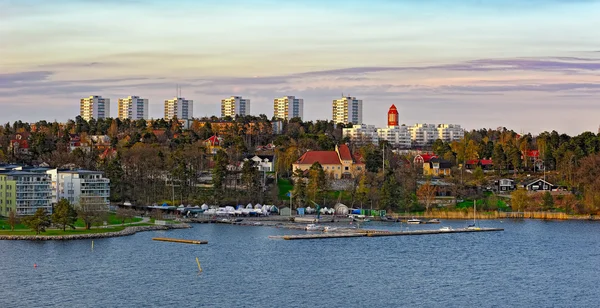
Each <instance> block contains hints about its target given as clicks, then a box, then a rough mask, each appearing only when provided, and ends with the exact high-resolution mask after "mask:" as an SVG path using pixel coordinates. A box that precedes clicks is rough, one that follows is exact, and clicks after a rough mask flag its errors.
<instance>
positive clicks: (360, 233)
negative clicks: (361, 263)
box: [269, 228, 504, 240]
mask: <svg viewBox="0 0 600 308" xmlns="http://www.w3.org/2000/svg"><path fill="white" fill-rule="evenodd" d="M493 231H504V229H502V228H477V229H451V230H415V231H384V230H357V231H353V232H337V233H319V234H295V235H281V236H269V238H272V239H283V240H313V239H327V238H348V237H379V236H406V235H427V234H445V233H472V232H493Z"/></svg>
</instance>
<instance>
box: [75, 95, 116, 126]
mask: <svg viewBox="0 0 600 308" xmlns="http://www.w3.org/2000/svg"><path fill="white" fill-rule="evenodd" d="M79 115H80V116H81V117H82V118H83V119H84V120H86V121H89V120H91V119H92V118H94V119H96V120H99V119H104V118H108V117H110V99H108V98H102V96H99V95H92V96H90V97H85V98H82V99H81V101H80V104H79Z"/></svg>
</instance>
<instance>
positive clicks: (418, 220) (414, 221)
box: [406, 217, 423, 225]
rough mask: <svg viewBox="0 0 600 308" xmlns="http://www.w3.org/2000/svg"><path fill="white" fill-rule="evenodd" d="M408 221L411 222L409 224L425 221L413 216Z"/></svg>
mask: <svg viewBox="0 0 600 308" xmlns="http://www.w3.org/2000/svg"><path fill="white" fill-rule="evenodd" d="M406 223H407V224H409V225H418V224H421V223H423V221H421V220H420V219H416V218H414V217H413V218H411V219H409V220H407V221H406Z"/></svg>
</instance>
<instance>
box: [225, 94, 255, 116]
mask: <svg viewBox="0 0 600 308" xmlns="http://www.w3.org/2000/svg"><path fill="white" fill-rule="evenodd" d="M247 115H250V100H249V99H245V98H242V97H241V96H232V97H229V98H226V99H222V100H221V117H222V118H223V117H232V118H235V117H236V116H241V117H244V116H247Z"/></svg>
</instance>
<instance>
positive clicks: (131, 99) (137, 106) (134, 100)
mask: <svg viewBox="0 0 600 308" xmlns="http://www.w3.org/2000/svg"><path fill="white" fill-rule="evenodd" d="M118 109H119V113H118V117H119V119H121V120H125V119H130V120H142V119H144V120H147V119H148V99H146V98H140V97H139V96H128V97H126V98H119V103H118Z"/></svg>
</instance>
